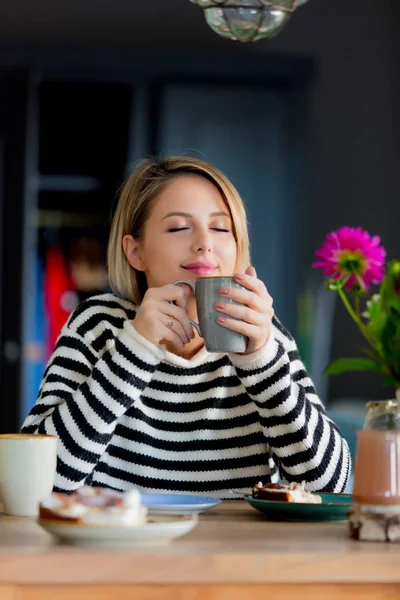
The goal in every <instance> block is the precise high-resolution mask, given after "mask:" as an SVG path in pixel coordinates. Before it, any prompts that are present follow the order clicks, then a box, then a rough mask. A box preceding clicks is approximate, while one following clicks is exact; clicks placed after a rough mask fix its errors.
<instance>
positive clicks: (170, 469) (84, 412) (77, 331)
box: [22, 294, 350, 498]
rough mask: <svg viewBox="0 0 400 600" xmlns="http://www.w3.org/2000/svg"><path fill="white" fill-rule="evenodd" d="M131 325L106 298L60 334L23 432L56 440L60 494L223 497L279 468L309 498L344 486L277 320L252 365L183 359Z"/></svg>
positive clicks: (338, 450) (340, 453)
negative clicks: (92, 489)
mask: <svg viewBox="0 0 400 600" xmlns="http://www.w3.org/2000/svg"><path fill="white" fill-rule="evenodd" d="M134 316H135V307H134V305H133V304H131V303H130V302H128V301H126V300H121V299H120V298H117V297H116V296H114V295H112V294H103V295H101V296H96V297H94V298H91V299H90V300H87V301H86V302H84V303H82V304H81V305H80V306H79V307H78V308H77V309H76V310H75V312H74V313H73V314H72V316H71V317H70V319H69V321H68V323H67V324H66V325H65V326H64V328H63V330H62V332H61V334H60V337H59V339H58V341H57V345H56V348H55V350H54V353H53V355H52V357H51V360H50V362H49V365H48V366H47V368H46V371H45V373H44V376H43V381H42V384H41V387H40V390H39V397H38V400H37V402H36V405H35V406H34V407H33V409H32V410H31V412H30V414H29V415H28V417H27V418H26V420H25V423H24V425H23V427H22V431H23V432H27V433H28V432H34V433H48V434H54V435H57V437H58V438H59V445H58V465H57V476H56V489H57V490H62V491H72V490H74V489H76V488H78V487H80V486H81V485H82V484H83V483H84V482H85V483H91V484H92V485H100V486H107V487H111V488H114V489H118V490H127V489H129V488H130V487H132V486H136V487H138V488H139V489H140V490H142V491H149V492H151V491H160V492H161V491H162V492H192V493H194V492H196V493H204V494H212V495H213V496H217V497H221V498H226V497H230V494H229V490H231V489H242V490H248V489H249V488H251V487H252V486H253V485H254V484H255V483H257V482H258V481H259V480H262V481H264V482H265V481H267V480H268V479H270V478H271V479H272V480H277V478H278V476H279V472H278V470H279V471H280V474H281V476H282V477H284V478H285V479H287V480H288V481H303V480H305V481H306V482H307V487H308V489H309V490H312V491H316V490H326V491H335V492H339V491H342V490H343V489H344V488H345V485H346V482H347V477H348V473H349V467H350V458H349V451H348V447H347V444H346V443H345V442H344V441H343V439H342V436H341V435H340V433H339V431H338V430H337V428H336V426H335V425H334V424H333V423H332V422H331V421H330V419H328V417H327V416H326V414H325V411H324V409H323V407H322V405H321V402H320V400H319V399H318V397H317V396H316V394H315V391H314V387H313V384H312V382H311V380H310V379H309V377H308V375H307V373H306V371H305V368H304V365H303V364H302V362H301V360H300V358H299V355H298V352H297V347H296V344H295V342H294V340H293V338H292V337H291V336H290V334H289V333H288V332H287V331H286V330H285V328H284V327H283V326H282V325H281V323H279V321H278V320H276V319H274V326H273V332H272V335H271V338H270V340H269V341H268V342H267V344H266V345H265V347H264V348H263V349H261V350H260V351H258V352H257V353H255V354H253V355H251V356H242V355H229V356H227V355H221V354H208V353H207V352H206V350H204V349H203V350H201V351H200V352H199V353H198V354H197V355H196V356H195V357H193V359H191V360H184V359H182V358H181V357H177V356H175V355H173V354H170V353H167V352H166V351H165V350H164V349H163V348H160V347H158V346H154V345H153V344H151V343H150V342H148V341H147V340H145V339H144V338H143V337H142V336H140V335H139V334H138V333H137V332H136V330H135V329H134V327H133V325H132V319H133V318H134Z"/></svg>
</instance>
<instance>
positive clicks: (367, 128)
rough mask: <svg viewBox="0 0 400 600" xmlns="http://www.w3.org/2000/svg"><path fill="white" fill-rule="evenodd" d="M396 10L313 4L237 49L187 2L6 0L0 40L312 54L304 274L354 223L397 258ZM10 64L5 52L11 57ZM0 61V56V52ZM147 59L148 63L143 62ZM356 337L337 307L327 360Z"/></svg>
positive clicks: (391, 4)
mask: <svg viewBox="0 0 400 600" xmlns="http://www.w3.org/2000/svg"><path fill="white" fill-rule="evenodd" d="M399 24H400V3H399V2H398V0H369V1H368V2H366V1H365V0H352V1H351V2H349V1H348V0H334V1H333V0H310V2H309V3H308V4H306V5H304V6H303V7H302V8H300V9H299V10H298V11H297V12H296V13H295V15H294V16H293V18H292V19H291V21H290V22H289V23H288V25H287V26H286V28H285V30H284V31H283V32H282V33H281V34H280V35H279V36H278V37H277V38H276V39H274V40H271V41H260V42H257V43H255V44H251V45H247V46H240V45H238V44H235V43H233V42H229V41H224V40H222V39H220V38H218V36H216V35H215V34H214V33H213V32H211V30H210V29H209V28H208V26H207V25H206V24H205V22H204V20H203V18H202V15H201V12H200V10H199V9H198V8H197V7H196V6H194V5H193V4H191V3H190V2H189V1H188V0H146V1H138V0H113V2H108V1H105V0H86V1H84V2H82V1H81V0H68V1H67V0H57V1H56V2H55V1H54V0H53V1H50V0H46V1H33V0H6V1H5V3H4V0H3V2H2V4H1V7H0V43H3V44H5V45H4V48H6V49H7V51H11V50H12V49H14V50H17V51H18V52H23V51H24V48H27V47H28V46H27V44H28V43H41V44H43V43H49V44H51V45H52V46H54V45H59V44H67V45H69V46H70V47H71V46H75V47H79V48H81V49H85V50H86V51H87V52H89V51H90V48H91V47H94V46H92V45H93V44H99V43H100V44H101V45H103V46H105V47H106V48H109V49H110V51H111V50H113V49H115V48H116V47H117V46H120V45H126V44H128V45H129V44H138V43H139V44H144V45H145V46H146V45H148V46H149V48H150V47H153V46H155V45H156V46H157V47H158V48H163V47H174V48H176V49H178V51H181V52H182V53H184V52H185V49H186V48H197V49H200V50H201V49H204V50H207V51H210V50H212V49H216V50H217V49H219V50H225V51H230V52H231V53H232V58H231V60H232V61H235V57H236V56H238V55H240V56H241V57H243V56H245V57H246V58H247V60H248V61H249V64H250V62H251V60H252V57H253V56H254V55H257V56H263V55H286V56H307V57H311V58H313V59H315V61H316V67H317V74H316V78H315V80H314V82H313V84H312V87H311V89H310V94H309V106H308V111H309V117H310V120H309V138H310V144H309V147H308V148H307V150H306V151H307V153H308V173H307V175H308V196H307V204H308V214H309V218H308V221H307V223H308V226H307V231H306V232H305V235H304V240H305V246H304V265H305V272H306V271H307V269H308V268H309V265H310V263H311V261H312V257H313V252H314V250H315V248H316V247H317V246H318V245H319V244H320V243H321V242H322V240H323V238H324V236H325V234H326V232H327V231H329V230H331V229H333V228H336V227H338V226H341V225H345V224H347V225H353V226H356V225H361V226H363V227H365V228H367V229H368V230H370V231H371V233H376V234H380V235H381V236H382V240H383V243H384V244H385V246H386V248H387V250H388V254H389V256H391V257H393V256H396V255H397V256H400V237H399V235H398V221H399V184H398V177H399V171H400V160H399V158H400V119H399V114H398V106H399V105H400V75H399V73H400V41H399V39H400V38H399V34H398V31H399ZM9 56H11V54H10V55H9ZM3 60H4V54H3ZM143 61H144V63H145V55H144V56H143ZM358 341H359V340H358V338H357V336H356V334H355V332H354V330H353V327H352V325H351V324H350V323H349V321H348V318H347V316H346V315H345V314H344V313H343V311H341V310H338V313H337V318H336V323H335V335H334V338H333V354H334V355H341V354H348V353H350V352H354V351H356V345H357V343H358ZM330 386H331V388H330V395H331V396H333V397H336V396H359V397H363V396H365V397H366V398H371V397H379V396H381V397H384V396H385V395H387V393H388V392H386V391H382V390H381V389H380V382H379V380H378V379H375V378H369V377H368V376H366V377H363V378H360V377H357V378H354V377H353V376H345V377H341V378H340V379H339V378H338V379H333V380H332V381H331V382H330Z"/></svg>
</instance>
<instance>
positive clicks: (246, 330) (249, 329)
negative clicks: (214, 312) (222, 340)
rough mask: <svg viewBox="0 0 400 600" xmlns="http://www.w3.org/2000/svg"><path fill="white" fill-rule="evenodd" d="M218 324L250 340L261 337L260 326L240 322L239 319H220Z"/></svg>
mask: <svg viewBox="0 0 400 600" xmlns="http://www.w3.org/2000/svg"><path fill="white" fill-rule="evenodd" d="M217 323H218V324H219V325H221V326H222V327H225V328H226V329H230V330H231V331H237V333H241V334H243V335H244V336H246V337H248V338H249V339H253V338H258V337H259V335H260V328H259V326H258V325H251V324H250V323H246V322H245V321H238V320H237V319H230V318H229V317H228V318H226V317H218V318H217Z"/></svg>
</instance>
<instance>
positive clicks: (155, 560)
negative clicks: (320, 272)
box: [0, 501, 400, 585]
mask: <svg viewBox="0 0 400 600" xmlns="http://www.w3.org/2000/svg"><path fill="white" fill-rule="evenodd" d="M63 583H69V584H71V583H74V584H88V583H90V584H96V585H97V584H115V583H118V584H136V585H139V584H150V583H151V584H174V583H180V584H184V583H197V584H232V583H252V584H265V583H282V584H283V583H285V584H293V583H314V584H316V583H364V584H365V583H386V584H389V583H400V544H390V543H371V542H356V541H353V540H350V539H349V536H348V525H347V523H287V522H286V523H284V522H270V521H267V520H266V519H265V517H264V516H263V515H262V514H261V513H258V512H257V511H256V510H255V509H253V508H252V507H251V506H249V505H248V504H247V503H246V502H244V501H225V502H223V503H222V504H221V505H220V506H218V507H216V508H214V509H212V510H210V511H207V512H205V513H203V514H202V515H200V521H199V524H198V525H197V527H195V529H194V530H193V531H192V532H190V533H189V534H187V535H186V536H184V537H182V538H180V539H178V540H175V541H173V542H171V543H170V544H167V545H159V546H147V547H146V546H142V547H136V548H129V549H83V548H75V547H72V546H66V545H62V544H59V543H57V541H56V540H55V538H53V537H52V536H50V535H49V534H48V533H47V532H45V531H44V530H43V529H42V528H41V527H40V526H39V525H38V524H37V523H36V521H35V519H30V518H20V517H7V516H5V515H1V516H0V585H5V584H7V585H29V584H32V585H33V584H37V585H40V584H42V585H55V584H63Z"/></svg>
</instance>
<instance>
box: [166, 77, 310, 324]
mask: <svg viewBox="0 0 400 600" xmlns="http://www.w3.org/2000/svg"><path fill="white" fill-rule="evenodd" d="M159 106H160V107H161V108H160V116H159V124H158V140H157V142H158V148H157V151H158V153H160V154H164V155H172V154H190V155H195V156H197V157H199V158H203V159H205V160H209V161H210V162H212V163H214V164H215V165H216V166H217V167H219V168H220V169H221V170H222V171H223V172H224V173H225V174H226V175H227V176H228V177H229V178H230V179H231V180H232V181H233V183H234V184H235V186H236V187H237V189H238V190H239V192H240V194H241V196H242V198H243V199H244V201H245V204H246V207H247V213H248V221H249V229H250V239H251V250H252V262H253V264H254V265H255V267H256V269H257V274H258V276H259V278H260V279H262V280H263V281H264V282H265V284H266V286H267V288H268V289H269V291H270V293H271V294H272V296H273V297H274V300H275V307H276V312H277V314H278V315H279V317H280V318H281V320H283V322H284V323H285V325H286V326H287V327H288V328H290V329H291V330H292V331H293V330H294V328H295V323H296V302H297V301H296V299H297V293H298V285H299V272H300V260H301V229H302V222H301V221H302V210H301V201H302V196H303V184H302V171H303V167H302V159H301V157H302V155H303V153H304V152H303V150H304V130H305V128H304V110H303V107H304V99H303V94H302V92H288V91H284V90H283V89H276V88H269V87H264V88H262V87H258V88H254V87H250V86H241V85H224V84H222V83H221V84H214V83H212V84H204V83H202V84H200V83H194V84H189V83H171V84H168V85H166V86H165V87H164V88H163V90H162V91H161V95H160V97H159Z"/></svg>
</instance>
